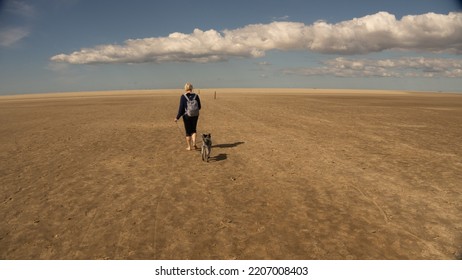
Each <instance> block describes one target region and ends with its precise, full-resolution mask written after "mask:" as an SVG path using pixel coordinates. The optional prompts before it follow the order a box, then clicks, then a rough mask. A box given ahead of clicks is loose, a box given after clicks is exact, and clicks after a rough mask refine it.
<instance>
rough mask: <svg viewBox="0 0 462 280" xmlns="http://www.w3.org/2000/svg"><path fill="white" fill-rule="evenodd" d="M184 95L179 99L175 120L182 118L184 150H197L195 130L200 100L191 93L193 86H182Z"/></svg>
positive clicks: (188, 84)
mask: <svg viewBox="0 0 462 280" xmlns="http://www.w3.org/2000/svg"><path fill="white" fill-rule="evenodd" d="M184 90H185V93H184V94H183V95H182V96H181V97H180V106H179V108H178V114H177V116H176V118H175V122H177V121H178V120H179V119H180V118H181V117H183V122H184V129H185V131H186V144H187V148H186V150H188V151H191V150H192V149H197V146H196V128H197V121H198V120H199V110H200V109H201V100H200V98H199V95H197V94H196V93H194V92H192V90H193V85H192V84H191V83H186V84H185V85H184Z"/></svg>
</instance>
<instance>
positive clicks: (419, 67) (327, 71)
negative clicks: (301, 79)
mask: <svg viewBox="0 0 462 280" xmlns="http://www.w3.org/2000/svg"><path fill="white" fill-rule="evenodd" d="M322 64H323V65H322V66H320V67H311V68H290V69H285V70H283V72H284V73H286V74H295V75H303V76H318V75H331V76H336V77H427V78H428V77H448V78H462V59H449V58H425V57H402V58H396V59H378V60H372V59H347V58H344V57H338V58H335V59H331V60H327V61H324V62H323V63H322Z"/></svg>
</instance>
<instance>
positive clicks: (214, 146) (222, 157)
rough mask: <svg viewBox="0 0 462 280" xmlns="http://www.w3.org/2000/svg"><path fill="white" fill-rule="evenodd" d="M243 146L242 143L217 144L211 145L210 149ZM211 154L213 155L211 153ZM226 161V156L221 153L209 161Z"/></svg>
mask: <svg viewBox="0 0 462 280" xmlns="http://www.w3.org/2000/svg"><path fill="white" fill-rule="evenodd" d="M242 144H244V142H235V143H229V144H228V143H225V144H217V145H212V148H214V149H226V148H234V147H237V146H239V145H242ZM212 154H213V153H212ZM226 159H228V154H225V153H221V154H218V155H216V156H213V157H210V159H209V160H210V161H222V160H226Z"/></svg>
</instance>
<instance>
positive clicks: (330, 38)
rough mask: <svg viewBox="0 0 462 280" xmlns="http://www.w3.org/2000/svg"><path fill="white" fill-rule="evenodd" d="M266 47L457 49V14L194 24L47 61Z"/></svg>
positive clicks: (209, 56)
mask: <svg viewBox="0 0 462 280" xmlns="http://www.w3.org/2000/svg"><path fill="white" fill-rule="evenodd" d="M270 50H280V51H292V50H305V51H311V52H317V53H324V54H341V55H353V54H367V53H372V52H381V51H385V50H412V51H422V52H435V53H453V54H462V13H455V12H451V13H449V14H447V15H443V14H435V13H427V14H422V15H409V16H405V17H403V18H401V19H396V17H395V16H394V15H392V14H390V13H387V12H379V13H376V14H373V15H368V16H365V17H362V18H354V19H352V20H348V21H343V22H339V23H335V24H332V23H328V22H325V21H317V22H315V23H313V24H311V25H306V24H304V23H299V22H272V23H269V24H252V25H247V26H244V27H242V28H238V29H233V30H224V31H222V32H218V31H216V30H213V29H211V30H208V31H202V30H200V29H195V30H194V31H193V33H190V34H184V33H172V34H170V35H169V36H167V37H154V38H144V39H131V40H127V41H125V42H124V43H123V44H109V45H100V46H96V47H92V48H83V49H81V50H79V51H76V52H73V53H70V54H64V53H63V54H58V55H55V56H53V57H51V60H52V61H55V62H67V63H71V64H94V63H146V62H154V63H162V62H201V63H207V62H216V61H226V60H229V59H230V58H257V57H263V56H265V52H266V51H270Z"/></svg>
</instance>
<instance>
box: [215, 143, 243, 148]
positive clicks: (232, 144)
mask: <svg viewBox="0 0 462 280" xmlns="http://www.w3.org/2000/svg"><path fill="white" fill-rule="evenodd" d="M244 143H245V142H235V143H231V144H218V145H213V146H212V148H222V149H225V148H234V147H237V146H239V145H241V144H244Z"/></svg>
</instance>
